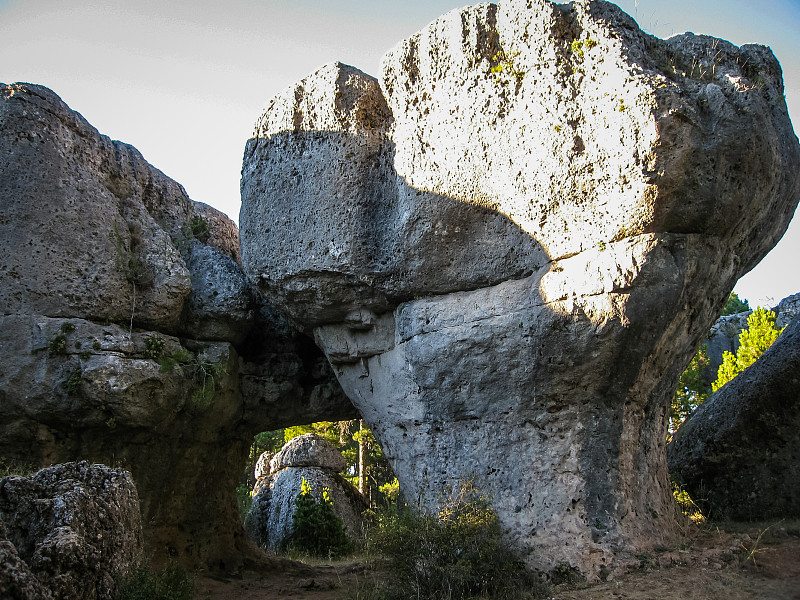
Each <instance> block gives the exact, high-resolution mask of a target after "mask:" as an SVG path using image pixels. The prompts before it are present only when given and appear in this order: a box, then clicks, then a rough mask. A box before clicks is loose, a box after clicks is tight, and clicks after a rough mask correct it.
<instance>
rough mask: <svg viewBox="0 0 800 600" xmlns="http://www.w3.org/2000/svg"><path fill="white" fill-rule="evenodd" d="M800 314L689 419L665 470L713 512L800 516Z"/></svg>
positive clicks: (737, 516)
mask: <svg viewBox="0 0 800 600" xmlns="http://www.w3.org/2000/svg"><path fill="white" fill-rule="evenodd" d="M799 431H800V318H795V319H794V320H793V321H792V322H791V324H790V325H789V326H788V327H787V328H786V330H785V331H784V332H783V333H782V334H781V335H780V337H778V339H777V340H776V341H775V342H774V343H773V344H772V346H770V347H769V348H768V349H767V350H766V351H765V352H764V354H763V355H762V356H761V357H760V358H759V359H758V360H757V361H756V362H755V363H753V364H752V365H750V367H748V368H747V369H745V370H744V371H743V372H742V373H740V374H739V375H737V376H736V377H735V378H734V379H733V380H731V381H729V382H728V383H726V384H725V385H724V386H723V387H722V388H720V389H719V390H718V391H717V393H715V394H714V395H713V396H711V397H710V398H709V399H708V400H706V401H705V402H704V403H703V404H702V405H701V406H700V407H699V408H698V409H697V410H696V411H695V412H694V413H692V415H691V416H690V417H689V419H687V420H686V421H685V422H684V423H683V425H681V427H680V429H678V431H677V433H676V434H675V436H674V437H673V438H672V441H671V442H670V444H669V446H667V456H668V458H669V469H670V473H671V474H672V475H673V477H675V479H676V480H677V482H678V483H679V484H681V485H683V486H684V487H685V488H686V490H687V491H688V492H689V495H691V496H692V498H695V499H696V501H697V502H698V503H700V504H701V506H702V508H703V509H704V511H705V512H706V513H707V514H708V515H709V516H710V517H712V518H714V519H721V520H724V519H734V520H742V521H760V520H768V519H777V518H786V517H800V434H798V432H799Z"/></svg>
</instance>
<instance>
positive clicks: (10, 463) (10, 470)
mask: <svg viewBox="0 0 800 600" xmlns="http://www.w3.org/2000/svg"><path fill="white" fill-rule="evenodd" d="M35 472H36V467H35V466H33V465H32V464H28V463H24V462H21V461H19V460H16V459H13V458H6V457H4V456H0V477H9V476H11V475H17V476H19V477H28V476H29V475H33V474H34V473H35Z"/></svg>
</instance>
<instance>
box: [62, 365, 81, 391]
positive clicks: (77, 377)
mask: <svg viewBox="0 0 800 600" xmlns="http://www.w3.org/2000/svg"><path fill="white" fill-rule="evenodd" d="M80 385H81V368H80V367H76V368H75V369H73V370H72V372H71V373H70V374H69V377H67V379H66V381H64V383H62V384H61V387H62V388H64V391H65V392H66V393H67V394H69V395H70V396H71V395H72V394H74V393H75V392H77V391H78V388H79V387H80Z"/></svg>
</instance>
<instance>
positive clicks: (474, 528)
mask: <svg viewBox="0 0 800 600" xmlns="http://www.w3.org/2000/svg"><path fill="white" fill-rule="evenodd" d="M368 550H369V551H370V552H374V553H377V554H379V555H381V556H383V557H384V559H385V562H386V568H387V569H388V570H389V575H388V576H387V577H384V578H382V581H380V582H377V583H376V584H375V585H374V587H373V589H371V590H360V592H359V595H360V596H361V597H364V594H366V595H367V597H371V598H374V599H376V600H377V599H382V600H394V599H400V598H420V599H437V600H438V599H446V598H471V597H491V598H506V599H520V598H534V597H541V595H543V594H544V593H545V592H546V588H545V586H544V585H543V584H542V583H541V582H540V581H539V579H538V578H537V577H536V576H535V575H534V574H533V573H530V572H529V571H527V570H526V569H525V567H524V565H523V564H522V562H521V561H520V560H518V559H517V558H516V557H515V556H514V554H513V553H512V552H511V551H510V549H509V547H508V546H507V544H506V542H505V540H504V539H503V532H502V529H501V527H500V522H499V519H498V517H497V513H495V512H494V510H492V508H491V506H490V503H489V498H488V496H486V495H485V494H483V493H482V492H480V490H478V489H477V488H476V487H475V485H474V484H473V483H472V482H465V483H462V484H461V486H460V488H459V489H458V490H457V492H456V493H455V494H454V495H453V497H451V498H450V499H448V501H447V502H445V503H444V505H443V507H442V508H441V510H440V511H439V512H438V513H436V514H431V513H418V512H414V511H412V510H410V509H408V508H405V509H395V510H389V511H387V512H386V513H384V515H382V516H381V517H380V519H379V524H378V526H377V527H376V528H375V529H373V530H372V531H371V532H370V536H369V541H368Z"/></svg>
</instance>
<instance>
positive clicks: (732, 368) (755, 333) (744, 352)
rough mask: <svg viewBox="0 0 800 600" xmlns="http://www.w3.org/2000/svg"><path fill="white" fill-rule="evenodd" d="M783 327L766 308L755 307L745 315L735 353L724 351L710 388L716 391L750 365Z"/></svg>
mask: <svg viewBox="0 0 800 600" xmlns="http://www.w3.org/2000/svg"><path fill="white" fill-rule="evenodd" d="M782 331H783V328H781V327H778V326H777V325H775V313H774V312H772V311H771V310H768V309H766V308H757V309H756V310H754V311H753V312H752V313H751V314H750V316H749V317H747V329H743V330H742V331H741V333H740V334H739V349H738V350H737V351H736V354H735V355H734V354H732V353H730V352H724V353H723V354H722V364H721V365H720V367H719V370H718V371H717V379H716V381H714V383H712V384H711V389H712V390H713V391H715V392H716V391H717V390H718V389H720V388H721V387H722V386H723V385H725V384H726V383H728V382H729V381H730V380H731V379H733V378H734V377H736V376H737V375H738V374H739V373H741V372H742V371H744V370H745V369H746V368H747V367H749V366H750V365H752V364H753V363H754V362H756V360H758V357H759V356H761V355H762V354H763V353H764V351H765V350H766V349H767V348H769V347H770V346H771V345H772V343H773V342H774V341H775V340H776V339H778V336H779V335H780V334H781V332H782Z"/></svg>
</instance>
